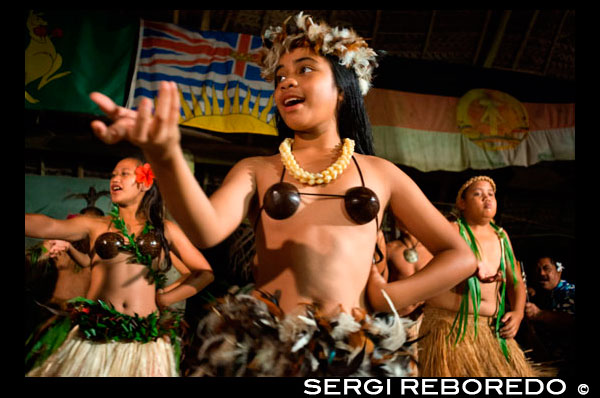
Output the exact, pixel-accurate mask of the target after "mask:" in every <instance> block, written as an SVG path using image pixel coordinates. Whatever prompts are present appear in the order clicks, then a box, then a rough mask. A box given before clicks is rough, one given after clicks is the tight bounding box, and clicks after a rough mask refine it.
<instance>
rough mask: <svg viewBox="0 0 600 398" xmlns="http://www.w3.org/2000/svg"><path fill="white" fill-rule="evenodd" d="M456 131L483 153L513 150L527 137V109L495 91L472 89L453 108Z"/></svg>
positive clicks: (515, 100) (506, 95) (508, 96)
mask: <svg viewBox="0 0 600 398" xmlns="http://www.w3.org/2000/svg"><path fill="white" fill-rule="evenodd" d="M456 120H457V124H458V128H459V130H460V131H461V132H462V133H463V134H464V135H465V136H466V137H467V138H469V140H471V142H473V143H474V144H476V145H477V146H479V147H481V148H483V149H485V150H504V149H513V148H515V147H517V146H518V145H519V144H520V143H521V142H522V141H523V140H524V139H525V138H526V137H527V134H528V133H529V115H528V114H527V109H525V107H524V106H523V104H521V103H520V102H519V101H518V100H517V99H516V98H514V97H512V96H511V95H509V94H506V93H503V92H501V91H496V90H488V89H473V90H470V91H469V92H467V93H466V94H465V95H464V96H463V97H462V98H461V99H460V100H459V101H458V105H457V108H456Z"/></svg>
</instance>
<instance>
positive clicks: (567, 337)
mask: <svg viewBox="0 0 600 398" xmlns="http://www.w3.org/2000/svg"><path fill="white" fill-rule="evenodd" d="M563 270H564V266H563V265H562V263H560V262H558V261H556V260H554V259H553V258H551V257H541V258H540V259H539V260H538V261H537V265H536V276H537V280H538V285H539V289H538V290H537V294H536V296H535V298H536V300H535V302H536V303H537V304H536V303H533V302H529V303H527V304H526V305H525V315H526V316H527V318H528V319H530V320H532V321H533V322H534V327H535V331H536V334H537V335H538V337H539V338H540V340H541V342H542V344H543V346H544V348H545V350H546V352H547V353H548V354H549V355H550V358H543V359H550V360H557V361H559V362H558V367H559V372H560V373H559V376H560V375H561V374H564V372H565V371H566V370H567V369H568V368H569V366H567V364H568V363H569V362H571V361H572V360H573V359H574V348H575V347H574V343H573V341H574V335H573V333H574V330H575V328H574V326H575V285H574V284H571V283H569V282H567V281H566V280H564V279H562V273H563ZM544 297H547V298H548V300H547V302H546V303H543V302H544V300H543V298H544ZM540 307H541V308H540Z"/></svg>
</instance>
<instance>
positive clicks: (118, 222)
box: [109, 203, 167, 289]
mask: <svg viewBox="0 0 600 398" xmlns="http://www.w3.org/2000/svg"><path fill="white" fill-rule="evenodd" d="M109 215H110V218H111V219H112V223H113V225H114V226H115V228H117V229H118V230H119V231H121V233H122V234H123V236H124V237H125V238H126V239H127V240H128V243H127V244H124V245H123V246H122V247H121V250H125V251H128V252H131V253H132V254H133V255H134V256H135V260H136V262H137V263H138V264H142V265H144V266H145V267H146V268H147V269H148V278H149V279H150V280H151V281H153V282H154V283H155V284H156V288H157V289H160V288H162V287H164V285H165V283H166V279H167V277H166V275H165V274H164V272H160V271H159V270H156V269H154V268H152V256H151V255H150V254H142V252H141V251H140V248H139V246H138V244H137V243H136V241H135V233H134V234H131V235H130V234H129V232H128V231H127V226H126V225H125V221H123V219H122V218H121V216H120V214H119V206H117V205H116V204H114V203H113V205H112V209H111V212H110V213H109ZM153 229H154V227H153V226H152V225H151V224H150V222H149V221H146V224H145V225H144V229H143V230H142V233H141V235H144V234H146V233H148V232H149V231H151V230H153Z"/></svg>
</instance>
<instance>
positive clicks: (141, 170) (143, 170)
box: [135, 163, 154, 188]
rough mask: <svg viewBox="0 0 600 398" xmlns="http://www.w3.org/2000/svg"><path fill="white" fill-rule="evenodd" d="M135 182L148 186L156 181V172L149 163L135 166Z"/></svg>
mask: <svg viewBox="0 0 600 398" xmlns="http://www.w3.org/2000/svg"><path fill="white" fill-rule="evenodd" d="M135 182H137V183H139V184H144V186H145V187H146V188H148V187H150V186H151V185H152V182H154V173H153V172H152V169H151V168H150V164H149V163H146V164H144V165H143V166H138V167H136V168H135Z"/></svg>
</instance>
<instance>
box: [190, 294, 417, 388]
mask: <svg viewBox="0 0 600 398" xmlns="http://www.w3.org/2000/svg"><path fill="white" fill-rule="evenodd" d="M411 324H412V321H410V320H408V319H405V318H399V317H397V316H394V315H393V314H381V315H377V316H373V317H371V316H369V315H368V314H366V313H365V312H364V311H363V310H360V309H355V310H353V311H352V315H350V314H348V313H345V312H341V311H340V312H339V313H338V314H337V315H334V316H329V317H325V316H322V315H320V314H319V311H318V309H316V308H314V307H312V306H307V307H306V313H305V314H304V315H284V314H283V312H282V311H281V309H280V308H279V307H278V306H277V304H276V300H273V298H267V297H265V298H264V299H258V298H256V297H254V296H251V295H248V294H237V295H233V294H229V295H227V296H225V297H224V298H222V299H219V300H218V303H217V304H215V305H213V306H212V307H211V312H210V313H209V314H208V315H207V316H206V317H205V318H204V319H203V320H202V321H201V322H200V323H199V325H198V329H197V336H196V337H197V339H198V349H197V358H196V359H197V361H196V363H195V364H194V366H193V367H192V368H191V374H190V376H245V377H246V376H278V377H289V376H301V377H308V376H312V377H326V376H336V377H347V376H354V377H388V376H410V375H412V373H411V370H410V368H409V364H410V362H411V361H412V360H413V359H412V356H411V352H410V350H411V344H412V342H411V341H407V339H406V330H405V327H407V326H409V325H411Z"/></svg>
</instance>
